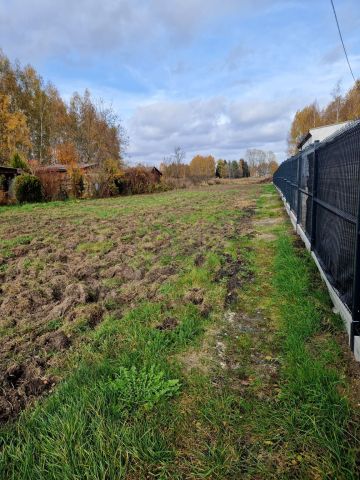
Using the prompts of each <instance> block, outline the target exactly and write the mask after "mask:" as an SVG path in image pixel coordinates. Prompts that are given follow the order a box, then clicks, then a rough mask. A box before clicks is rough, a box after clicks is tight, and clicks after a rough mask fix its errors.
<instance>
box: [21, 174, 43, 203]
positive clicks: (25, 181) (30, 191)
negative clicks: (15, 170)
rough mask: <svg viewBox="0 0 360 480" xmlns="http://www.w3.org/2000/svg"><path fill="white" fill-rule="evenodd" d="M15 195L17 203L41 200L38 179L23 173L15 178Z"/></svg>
mask: <svg viewBox="0 0 360 480" xmlns="http://www.w3.org/2000/svg"><path fill="white" fill-rule="evenodd" d="M14 188H15V197H16V200H17V201H18V202H19V203H26V202H41V201H42V200H43V198H44V196H43V190H42V185H41V182H40V179H39V178H38V177H35V176H34V175H30V174H28V173H25V174H24V175H19V176H18V177H16V179H15V185H14Z"/></svg>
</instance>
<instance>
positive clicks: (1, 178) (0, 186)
mask: <svg viewBox="0 0 360 480" xmlns="http://www.w3.org/2000/svg"><path fill="white" fill-rule="evenodd" d="M6 184H7V182H6V177H5V175H0V190H6Z"/></svg>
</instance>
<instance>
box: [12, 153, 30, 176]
mask: <svg viewBox="0 0 360 480" xmlns="http://www.w3.org/2000/svg"><path fill="white" fill-rule="evenodd" d="M10 166H11V167H13V168H21V170H24V172H27V173H31V170H30V166H29V164H28V162H27V161H26V160H24V159H23V158H22V157H21V155H20V154H19V153H17V152H15V153H14V155H13V156H12V157H11V160H10Z"/></svg>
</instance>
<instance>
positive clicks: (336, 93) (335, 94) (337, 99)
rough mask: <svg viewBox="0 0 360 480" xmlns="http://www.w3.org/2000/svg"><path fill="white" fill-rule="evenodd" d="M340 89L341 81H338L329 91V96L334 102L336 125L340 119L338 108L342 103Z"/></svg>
mask: <svg viewBox="0 0 360 480" xmlns="http://www.w3.org/2000/svg"><path fill="white" fill-rule="evenodd" d="M341 94H342V88H341V80H338V82H337V83H336V85H335V87H334V88H333V90H332V91H331V96H332V99H333V102H334V106H335V111H336V123H339V117H340V108H341V101H342V95H341Z"/></svg>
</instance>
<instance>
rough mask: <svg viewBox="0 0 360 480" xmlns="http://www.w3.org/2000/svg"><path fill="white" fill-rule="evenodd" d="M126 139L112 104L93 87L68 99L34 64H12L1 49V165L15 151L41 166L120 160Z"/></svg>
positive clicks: (99, 163)
mask: <svg viewBox="0 0 360 480" xmlns="http://www.w3.org/2000/svg"><path fill="white" fill-rule="evenodd" d="M126 143H127V139H126V135H125V133H124V131H123V129H122V127H121V124H120V121H119V119H118V117H117V115H116V114H115V112H114V111H113V109H112V108H111V107H108V106H106V105H105V104H104V103H103V102H102V101H96V102H95V101H94V100H93V99H92V97H91V94H90V92H89V91H88V90H85V92H84V94H83V95H81V94H79V93H77V92H75V93H74V94H73V96H72V97H71V99H70V101H69V102H68V103H66V102H65V101H64V100H63V99H62V98H61V96H60V94H59V92H58V91H57V89H56V88H55V86H54V85H52V84H51V83H45V82H44V80H43V79H42V77H41V76H40V75H39V74H38V73H37V72H36V71H35V69H34V68H33V67H31V66H26V67H23V68H22V67H21V66H20V65H19V64H18V63H16V64H14V65H12V64H11V63H10V61H9V60H8V58H7V57H6V56H5V55H4V54H3V53H2V52H1V50H0V165H4V164H7V163H8V161H9V159H10V157H11V155H12V154H13V153H14V152H15V151H18V152H21V153H23V154H24V156H25V157H26V158H30V159H36V160H37V161H38V162H39V164H40V165H49V164H54V163H63V164H66V165H72V164H76V163H90V162H95V163H97V164H98V165H99V166H101V165H102V164H103V162H105V161H106V160H107V159H109V158H111V159H113V160H115V161H117V162H118V163H119V164H121V161H122V157H123V151H124V148H125V146H126Z"/></svg>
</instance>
